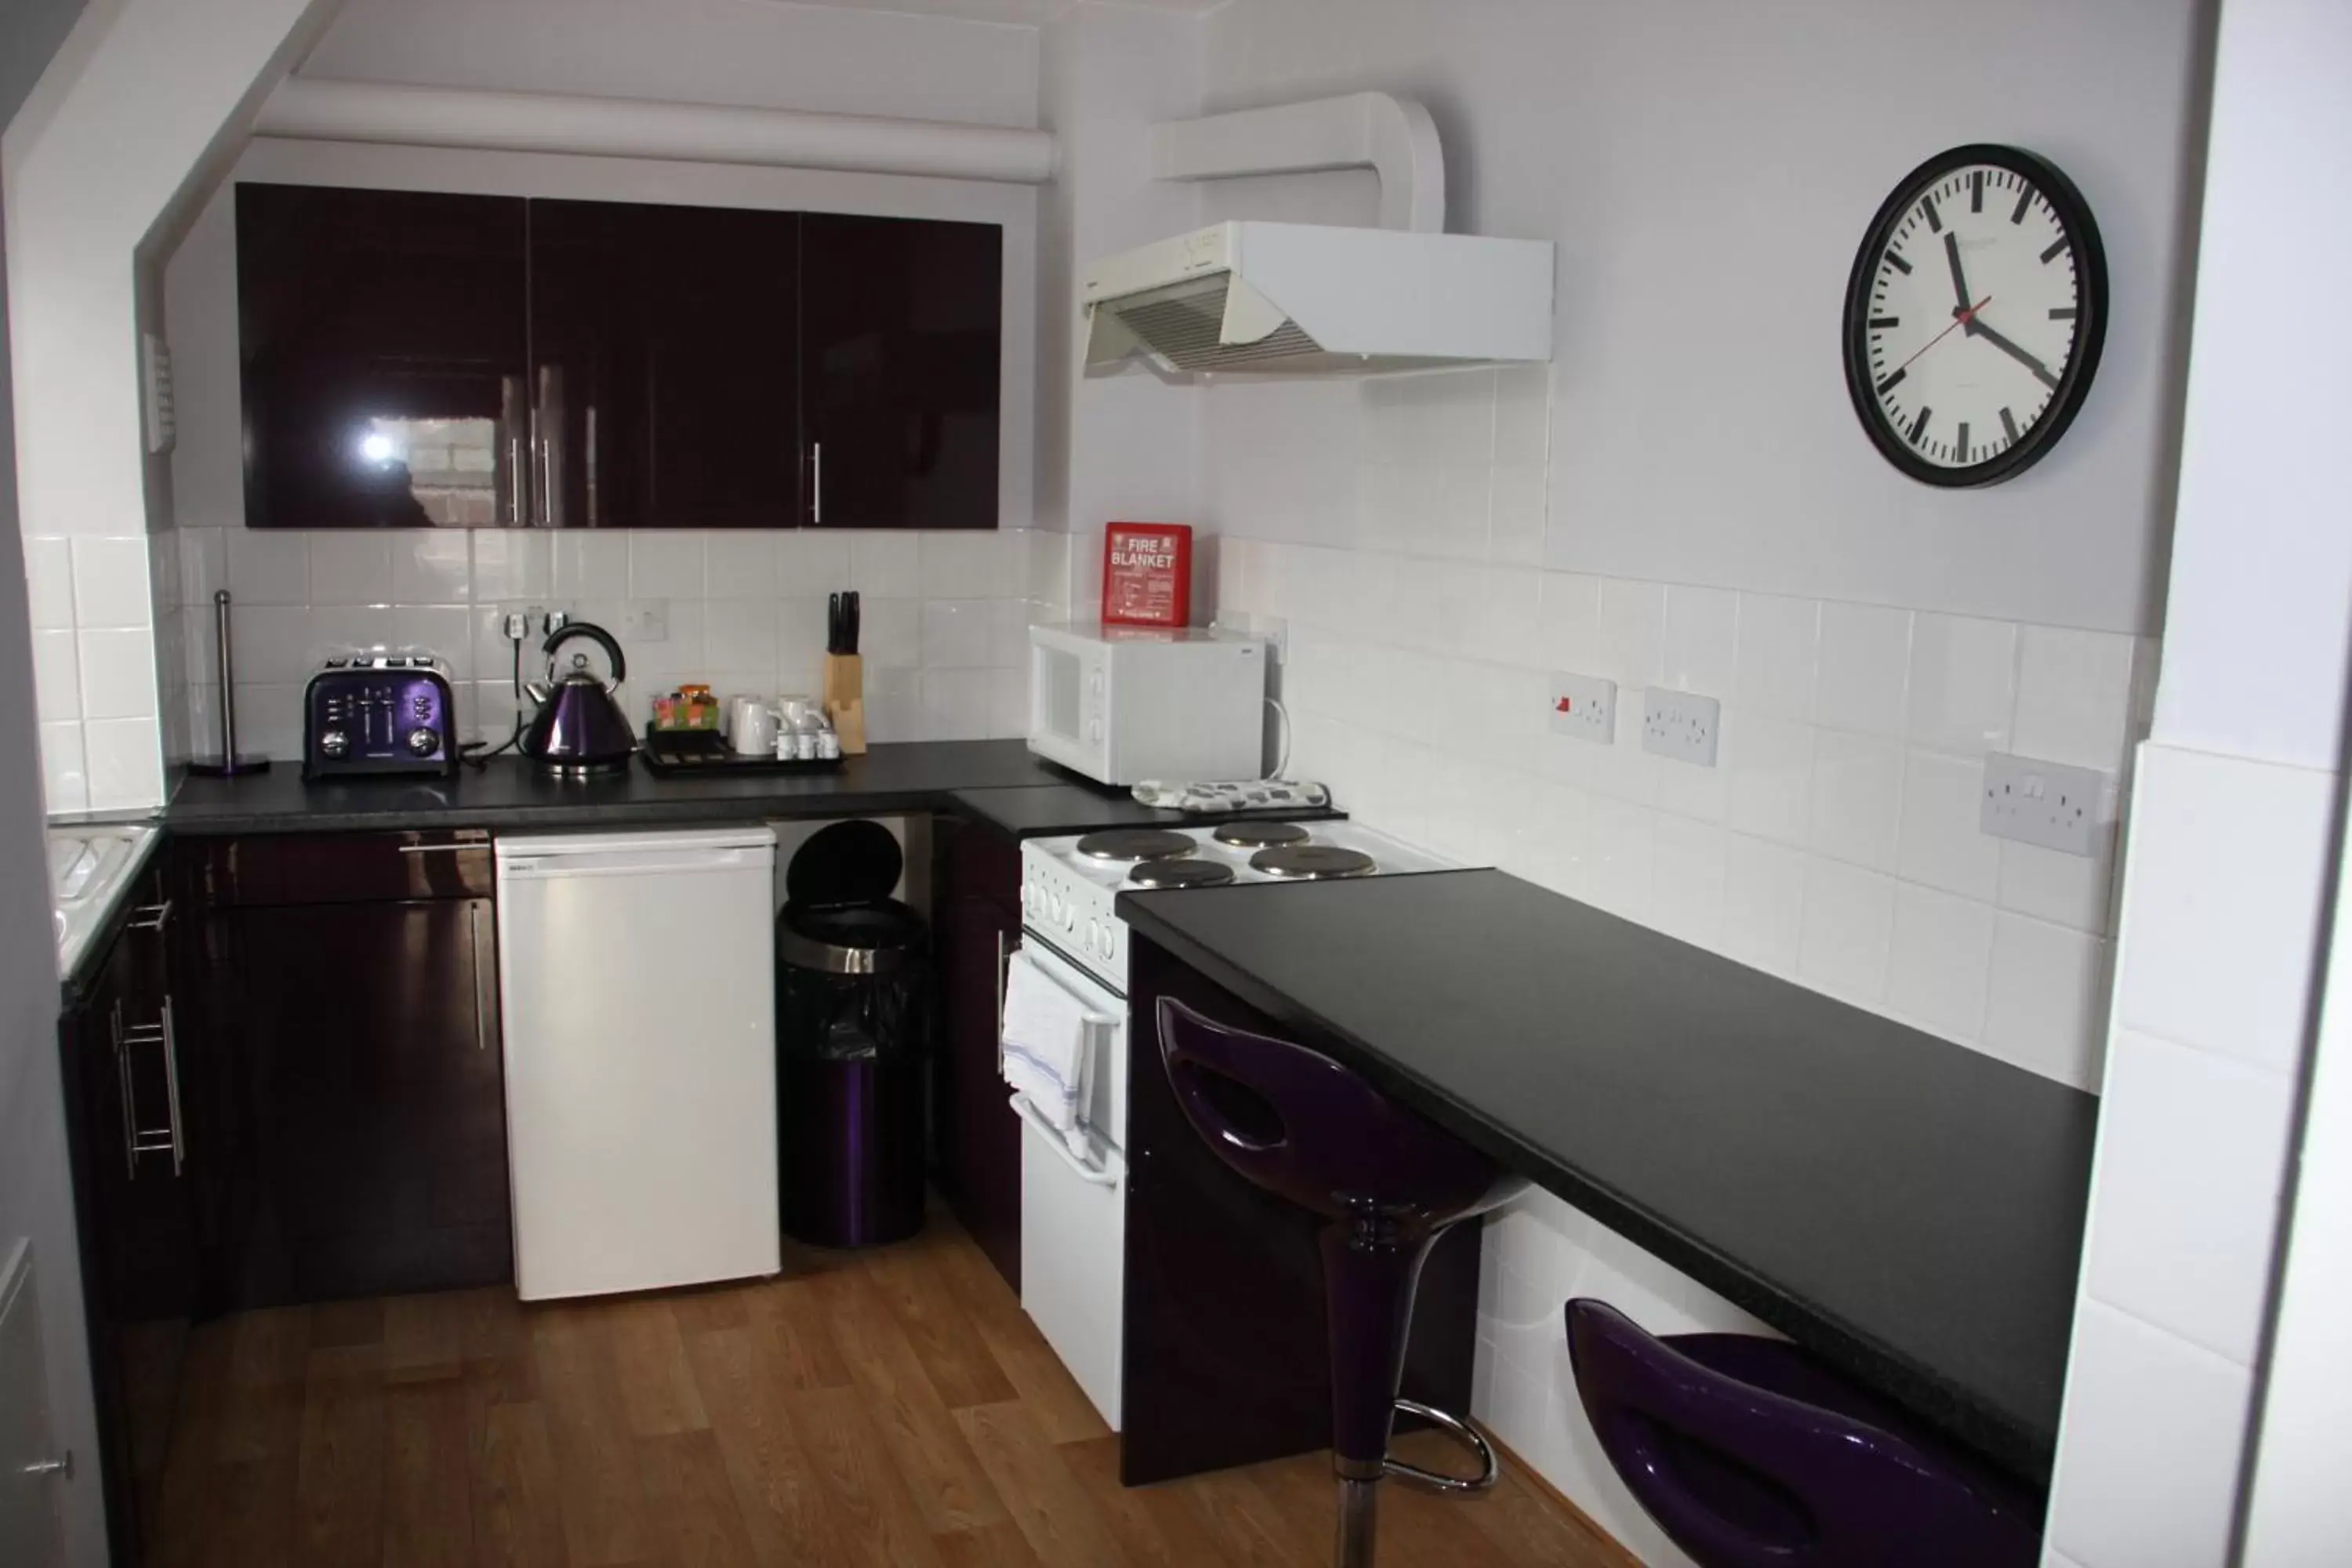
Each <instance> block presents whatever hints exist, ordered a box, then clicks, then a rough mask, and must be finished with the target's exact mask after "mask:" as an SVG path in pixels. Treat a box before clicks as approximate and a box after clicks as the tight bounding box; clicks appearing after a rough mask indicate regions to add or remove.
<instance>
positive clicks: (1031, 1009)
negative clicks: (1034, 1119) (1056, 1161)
mask: <svg viewBox="0 0 2352 1568" xmlns="http://www.w3.org/2000/svg"><path fill="white" fill-rule="evenodd" d="M1003 1046H1004V1066H1003V1073H1004V1081H1005V1082H1007V1083H1009V1084H1011V1085H1012V1086H1013V1088H1014V1089H1019V1090H1020V1091H1021V1092H1022V1093H1023V1094H1025V1095H1027V1096H1028V1097H1029V1103H1030V1104H1032V1105H1034V1106H1035V1107H1036V1108H1037V1109H1038V1110H1039V1111H1040V1112H1042V1113H1043V1114H1044V1116H1045V1120H1046V1121H1047V1122H1048V1123H1049V1124H1050V1125H1051V1126H1052V1127H1053V1129H1054V1131H1056V1132H1059V1133H1060V1134H1061V1135H1062V1136H1063V1138H1064V1139H1066V1140H1067V1141H1068V1142H1069V1145H1070V1148H1071V1150H1072V1151H1073V1152H1076V1153H1078V1154H1081V1155H1084V1154H1087V1153H1089V1152H1091V1149H1090V1146H1089V1144H1088V1142H1087V1131H1086V1128H1085V1127H1084V1126H1083V1125H1082V1124H1081V1118H1082V1115H1083V1106H1082V1104H1081V1102H1080V1100H1079V1096H1080V1095H1082V1094H1084V1093H1085V1092H1086V1088H1087V1085H1086V1081H1085V1080H1086V1068H1085V1062H1086V1059H1087V1009H1086V1006H1085V1005H1084V1004H1083V1003H1081V1002H1080V1001H1079V1000H1078V999H1077V998H1076V997H1075V996H1073V995H1071V994H1069V992H1067V991H1066V990H1065V989H1063V988H1062V986H1061V985H1060V984H1058V983H1057V982H1055V979H1054V977H1053V976H1052V975H1050V974H1048V973H1045V971H1044V970H1042V969H1040V968H1038V967H1037V964H1036V963H1035V961H1034V960H1033V959H1031V958H1030V956H1029V955H1028V954H1027V953H1025V952H1015V953H1014V954H1013V958H1012V962H1011V963H1008V964H1007V965H1006V966H1005V975H1004V1036H1003Z"/></svg>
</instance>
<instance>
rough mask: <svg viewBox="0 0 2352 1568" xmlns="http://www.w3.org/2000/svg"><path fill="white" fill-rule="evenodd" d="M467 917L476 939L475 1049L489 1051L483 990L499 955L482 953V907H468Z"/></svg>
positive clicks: (486, 1007)
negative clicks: (490, 968) (489, 972)
mask: <svg viewBox="0 0 2352 1568" xmlns="http://www.w3.org/2000/svg"><path fill="white" fill-rule="evenodd" d="M466 915H467V920H468V921H470V922H471V923H470V925H469V926H468V930H470V931H471V932H472V933H473V938H474V1048H475V1049H476V1050H478V1051H487V1050H488V1049H489V1048H490V1030H489V1007H488V1005H487V1004H486V1003H485V1002H484V1001H483V998H482V988H483V985H484V984H485V983H486V982H487V981H488V978H489V976H488V968H489V966H490V965H491V964H493V963H497V962H498V955H497V954H496V953H495V952H492V953H489V954H488V955H485V954H484V953H483V952H482V906H481V905H479V904H469V905H467V909H466Z"/></svg>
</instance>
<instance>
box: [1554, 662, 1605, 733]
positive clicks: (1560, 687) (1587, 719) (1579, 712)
mask: <svg viewBox="0 0 2352 1568" xmlns="http://www.w3.org/2000/svg"><path fill="white" fill-rule="evenodd" d="M1551 732H1552V733H1553V734H1555V735H1573V736H1574V737H1576V739H1578V740H1580V741H1591V742H1593V743H1594V744H1595V745H1600V746H1608V745H1614V744H1615V743H1616V741H1617V683H1616V682H1615V681H1613V680H1602V679H1600V678H1599V677H1598V676H1591V675H1574V674H1571V673H1570V672H1569V671H1567V670H1564V669H1555V670H1553V671H1552V673H1551Z"/></svg>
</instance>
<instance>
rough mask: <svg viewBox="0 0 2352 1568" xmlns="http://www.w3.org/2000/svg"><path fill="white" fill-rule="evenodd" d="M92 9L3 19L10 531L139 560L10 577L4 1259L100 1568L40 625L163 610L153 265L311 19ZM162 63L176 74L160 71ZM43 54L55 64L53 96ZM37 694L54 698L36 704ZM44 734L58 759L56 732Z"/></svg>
mask: <svg viewBox="0 0 2352 1568" xmlns="http://www.w3.org/2000/svg"><path fill="white" fill-rule="evenodd" d="M76 9H77V7H76V6H75V5H72V4H69V3H64V4H61V3H56V0H45V3H42V4H37V5H13V6H11V7H9V8H8V9H7V11H6V13H5V20H0V116H5V117H6V119H7V131H6V133H5V140H0V163H5V208H6V224H5V228H6V235H5V258H6V268H5V279H6V283H7V306H8V323H7V330H6V332H5V334H0V335H5V336H6V337H7V338H8V339H9V342H8V345H7V346H8V351H9V352H8V355H7V360H6V365H7V369H8V373H9V374H8V375H7V376H6V377H0V387H6V388H8V390H7V391H0V539H5V540H7V541H9V542H10V543H8V544H5V545H0V554H5V555H7V556H11V557H13V556H14V555H15V554H16V546H15V544H14V541H16V540H17V539H18V538H19V537H20V536H21V535H23V534H31V533H44V534H47V535H49V536H50V537H52V538H53V539H61V538H62V537H63V536H64V535H66V534H71V535H72V536H74V537H75V538H76V539H78V540H82V541H86V542H100V544H101V545H120V546H121V547H122V548H121V549H120V551H119V552H118V551H101V555H102V556H104V557H107V558H106V559H103V560H101V559H100V557H92V560H93V561H94V562H95V563H98V564H99V565H100V568H101V569H100V570H98V571H95V572H91V573H77V572H76V571H75V570H74V568H75V566H76V565H77V564H78V563H76V562H74V561H73V559H72V552H71V549H70V548H53V547H43V546H39V545H37V544H35V543H34V542H32V541H30V540H27V541H26V553H25V571H24V574H23V576H22V578H21V579H20V577H19V575H18V574H17V572H16V569H15V567H14V563H13V561H12V562H11V563H9V564H8V565H5V566H0V583H5V584H15V583H16V582H18V581H20V580H22V581H24V582H25V583H26V601H24V603H25V604H26V610H25V611H24V612H21V613H20V612H19V610H18V608H17V605H18V604H19V603H20V601H19V600H18V599H17V596H16V589H15V587H14V586H13V585H12V586H7V587H5V588H0V736H4V737H5V741H6V744H5V745H0V757H5V762H0V819H5V820H0V889H5V893H6V898H7V900H8V910H10V911H13V912H8V913H5V914H0V930H5V931H8V932H9V933H10V934H11V936H12V938H13V939H14V940H12V941H10V942H7V943H6V944H5V957H0V1251H5V1250H6V1249H7V1248H8V1247H10V1246H12V1245H13V1243H14V1241H15V1239H16V1237H21V1236H27V1235H29V1236H30V1237H32V1240H33V1246H34V1248H35V1252H36V1256H37V1268H38V1274H39V1278H40V1280H41V1317H42V1321H43V1324H44V1327H45V1331H46V1335H47V1347H48V1352H49V1356H50V1364H49V1368H48V1373H49V1384H50V1386H49V1406H50V1410H51V1413H52V1419H53V1422H54V1424H55V1427H56V1434H57V1436H58V1439H59V1441H60V1442H61V1443H63V1444H64V1445H65V1446H68V1447H71V1448H72V1449H73V1451H74V1453H75V1454H76V1456H77V1457H78V1459H79V1465H78V1468H77V1470H76V1475H75V1479H73V1481H72V1482H71V1483H70V1484H68V1485H67V1486H66V1487H65V1488H64V1489H63V1490H62V1492H61V1495H60V1504H61V1511H62V1516H63V1519H62V1522H63V1524H64V1527H65V1528H64V1542H65V1551H66V1556H65V1559H64V1560H65V1562H66V1563H68V1564H72V1565H74V1568H98V1564H100V1563H103V1562H104V1561H105V1560H106V1540H105V1523H104V1517H103V1508H102V1505H101V1499H100V1490H99V1468H98V1464H97V1458H98V1440H97V1431H96V1425H95V1421H94V1417H93V1415H92V1410H91V1402H90V1388H89V1360H88V1343H87V1338H86V1334H85V1331H84V1327H83V1316H82V1303H81V1289H80V1269H79V1253H78V1249H77V1242H76V1237H75V1231H74V1219H73V1203H72V1194H71V1186H70V1177H69V1175H68V1168H67V1163H66V1150H65V1131H64V1125H63V1116H62V1113H61V1112H62V1106H61V1100H60V1096H59V1087H58V1051H57V1022H58V1004H59V997H58V988H57V980H58V975H57V967H56V952H55V949H54V948H53V947H52V946H51V945H50V943H49V942H47V941H46V940H45V939H42V938H37V937H35V936H33V934H32V933H34V932H38V931H47V928H48V912H47V908H46V907H45V906H46V905H47V882H48V879H47V868H46V851H45V848H44V845H43V840H42V837H41V836H40V834H39V832H38V822H39V816H40V812H41V805H40V796H39V795H37V780H36V777H35V775H34V773H33V771H32V769H33V765H34V764H33V757H34V754H35V753H34V747H33V746H32V744H30V742H32V741H33V740H34V738H35V735H36V733H37V731H36V730H35V728H34V721H35V713H36V711H37V706H39V707H46V706H47V701H48V700H49V697H50V695H51V693H50V692H49V691H48V690H47V689H45V688H46V687H47V683H48V682H49V681H50V680H51V679H54V678H55V674H56V666H55V665H54V663H43V662H42V661H37V660H36V659H34V658H31V657H29V654H28V647H29V644H30V643H31V641H32V637H33V635H34V634H32V633H31V631H30V627H31V626H57V625H58V623H59V622H60V621H61V622H62V625H63V626H64V627H65V628H66V635H67V637H72V636H73V635H74V633H73V631H72V629H71V628H72V627H74V626H76V625H77V624H78V622H79V620H80V619H81V616H80V612H81V609H82V608H83V602H84V601H86V600H90V599H93V598H95V599H98V600H105V599H121V598H124V597H129V598H131V599H133V600H135V601H137V602H139V603H141V604H142V605H143V602H144V600H145V598H146V594H147V589H148V586H149V582H148V575H147V573H148V568H147V565H146V563H145V558H144V552H143V549H142V548H141V546H142V544H143V541H142V537H141V536H142V534H143V533H144V531H145V529H146V526H147V519H146V517H145V516H144V490H145V484H146V480H147V473H146V469H145V466H144V465H143V464H142V461H141V459H140V453H139V447H138V445H137V428H136V426H137V402H136V392H137V389H136V380H135V376H134V374H133V372H132V366H133V363H134V362H133V358H132V354H133V339H134V322H135V316H136V304H137V301H136V292H137V290H136V284H135V279H134V273H133V267H134V255H135V252H136V249H137V247H139V246H140V245H141V244H142V242H143V241H144V240H146V239H147V238H148V237H150V235H151V233H152V226H154V225H156V224H157V223H158V222H159V221H161V220H165V219H166V218H167V217H168V215H169V213H170V211H171V208H172V205H173V201H174V199H175V198H176V196H177V195H178V194H179V185H180V183H181V181H182V180H183V179H184V177H186V176H187V175H188V174H189V173H190V172H191V169H192V167H193V166H194V165H195V164H196V163H199V162H201V160H203V159H204V158H205V156H206V155H207V154H208V153H209V152H210V150H211V144H212V142H213V141H214V137H215V132H216V131H218V130H219V129H220V128H221V127H223V126H224V125H226V124H229V123H231V122H232V121H234V120H235V119H236V116H237V114H238V113H239V112H240V100H242V99H244V97H245V96H246V94H247V91H248V89H250V87H251V85H252V83H253V81H254V80H255V79H256V78H257V76H258V75H259V74H261V73H262V72H264V71H265V70H266V69H267V68H268V62H269V60H270V58H271V56H272V55H273V53H274V52H275V51H276V50H278V48H279V47H281V46H282V45H283V43H284V41H285V40H286V38H287V37H289V34H291V33H292V32H293V31H294V30H295V29H296V28H297V26H299V21H300V19H301V16H302V14H303V12H304V11H305V10H306V9H307V7H306V6H305V5H299V4H276V3H274V0H273V3H260V0H255V3H247V4H240V5H226V3H225V0H224V3H223V4H210V3H203V4H192V3H187V0H173V3H171V4H164V5H147V4H143V3H142V0H98V3H97V4H96V5H93V6H92V7H91V8H89V10H88V11H86V12H84V13H83V15H82V16H80V18H79V22H78V23H77V22H76V21H75V11H76ZM68 25H72V26H73V32H72V35H71V36H70V37H67V36H66V34H67V28H68ZM61 38H63V39H64V43H63V47H62V48H60V39H61ZM53 51H56V52H57V58H55V59H54V60H53V59H52V58H51V57H52V52H53ZM159 59H162V60H164V61H168V62H170V68H168V69H162V70H159V69H158V68H157V61H158V60H159ZM44 65H47V66H48V67H49V69H48V70H47V72H46V74H43V75H42V77H41V81H40V84H39V86H38V87H37V88H36V87H33V82H32V79H33V77H34V76H35V75H36V74H37V73H41V72H42V69H43V67H44ZM28 88H30V89H32V91H31V96H30V98H29V99H28V98H27V96H26V90H27V89H28ZM20 104H23V105H25V106H26V107H25V110H24V111H23V112H22V113H19V105H20ZM20 265H21V266H22V267H23V268H24V269H23V270H22V271H20V270H19V267H20ZM85 274H86V275H85ZM28 336H29V341H27V338H28ZM20 513H21V515H20ZM78 589H79V590H81V592H80V593H79V594H78V592H77V590H78ZM100 607H101V608H102V607H103V606H102V605H101V606H100ZM73 663H74V664H75V665H78V664H79V660H78V659H77V660H75V661H73ZM28 667H29V668H33V669H34V671H35V677H34V679H27V676H26V670H27V668H28ZM69 668H71V667H69ZM75 673H76V675H77V676H79V670H78V669H76V670H75ZM147 679H148V680H149V682H150V684H151V688H152V674H150V675H149V676H148V677H147ZM36 681H37V682H38V683H39V684H40V686H41V687H42V688H44V689H38V690H36ZM152 700H153V699H152V695H151V696H150V698H149V702H150V703H151V704H152ZM152 711H153V709H152V706H151V707H150V708H149V709H148V712H149V713H150V714H151V715H152ZM149 728H150V731H151V733H149V734H147V735H145V736H143V737H132V738H131V739H130V741H129V742H128V743H126V744H123V745H121V746H119V747H118V748H117V751H116V754H117V755H118V756H119V757H121V758H122V759H125V763H124V774H123V776H122V777H121V779H119V780H118V781H116V782H118V783H120V784H121V786H122V789H121V798H120V799H117V800H110V802H109V803H110V804H123V805H140V804H148V803H150V802H152V800H155V799H160V794H159V793H149V792H148V791H147V789H146V788H145V786H146V785H147V784H148V783H149V780H150V779H151V778H152V779H155V780H158V781H159V780H160V768H159V767H142V766H141V765H139V763H138V761H137V759H138V758H139V757H140V756H141V755H142V753H143V754H144V755H145V756H148V757H152V756H153V755H154V753H155V752H157V751H158V749H159V748H158V746H157V743H156V742H155V739H154V738H153V735H152V718H151V719H150V721H149ZM40 738H41V742H42V744H41V747H40V750H41V752H42V753H43V754H44V755H45V756H46V755H47V752H49V747H48V744H47V739H48V737H47V734H46V733H44V734H42V735H41V737H40ZM74 739H75V741H76V742H77V743H78V742H79V733H77V734H76V735H75V737H74ZM78 750H79V746H78V744H77V751H78ZM83 803H84V801H83V800H80V799H76V800H69V801H68V802H65V803H63V804H64V805H66V806H68V807H70V806H71V805H79V804H83ZM48 805H50V807H51V808H52V809H55V808H58V806H59V805H60V803H59V802H58V801H56V800H54V799H53V800H51V801H50V802H49V803H48Z"/></svg>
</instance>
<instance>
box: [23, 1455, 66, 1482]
mask: <svg viewBox="0 0 2352 1568" xmlns="http://www.w3.org/2000/svg"><path fill="white" fill-rule="evenodd" d="M19 1473H20V1474H23V1475H27V1476H62V1477H64V1478H65V1479H67V1480H71V1479H73V1450H72V1449H71V1448H68V1449H67V1450H66V1451H65V1452H64V1453H62V1454H60V1455H58V1457H57V1458H54V1459H35V1460H34V1461H33V1462H32V1463H31V1464H29V1465H26V1466H25V1467H24V1468H22V1470H21V1471H20V1472H19Z"/></svg>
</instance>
